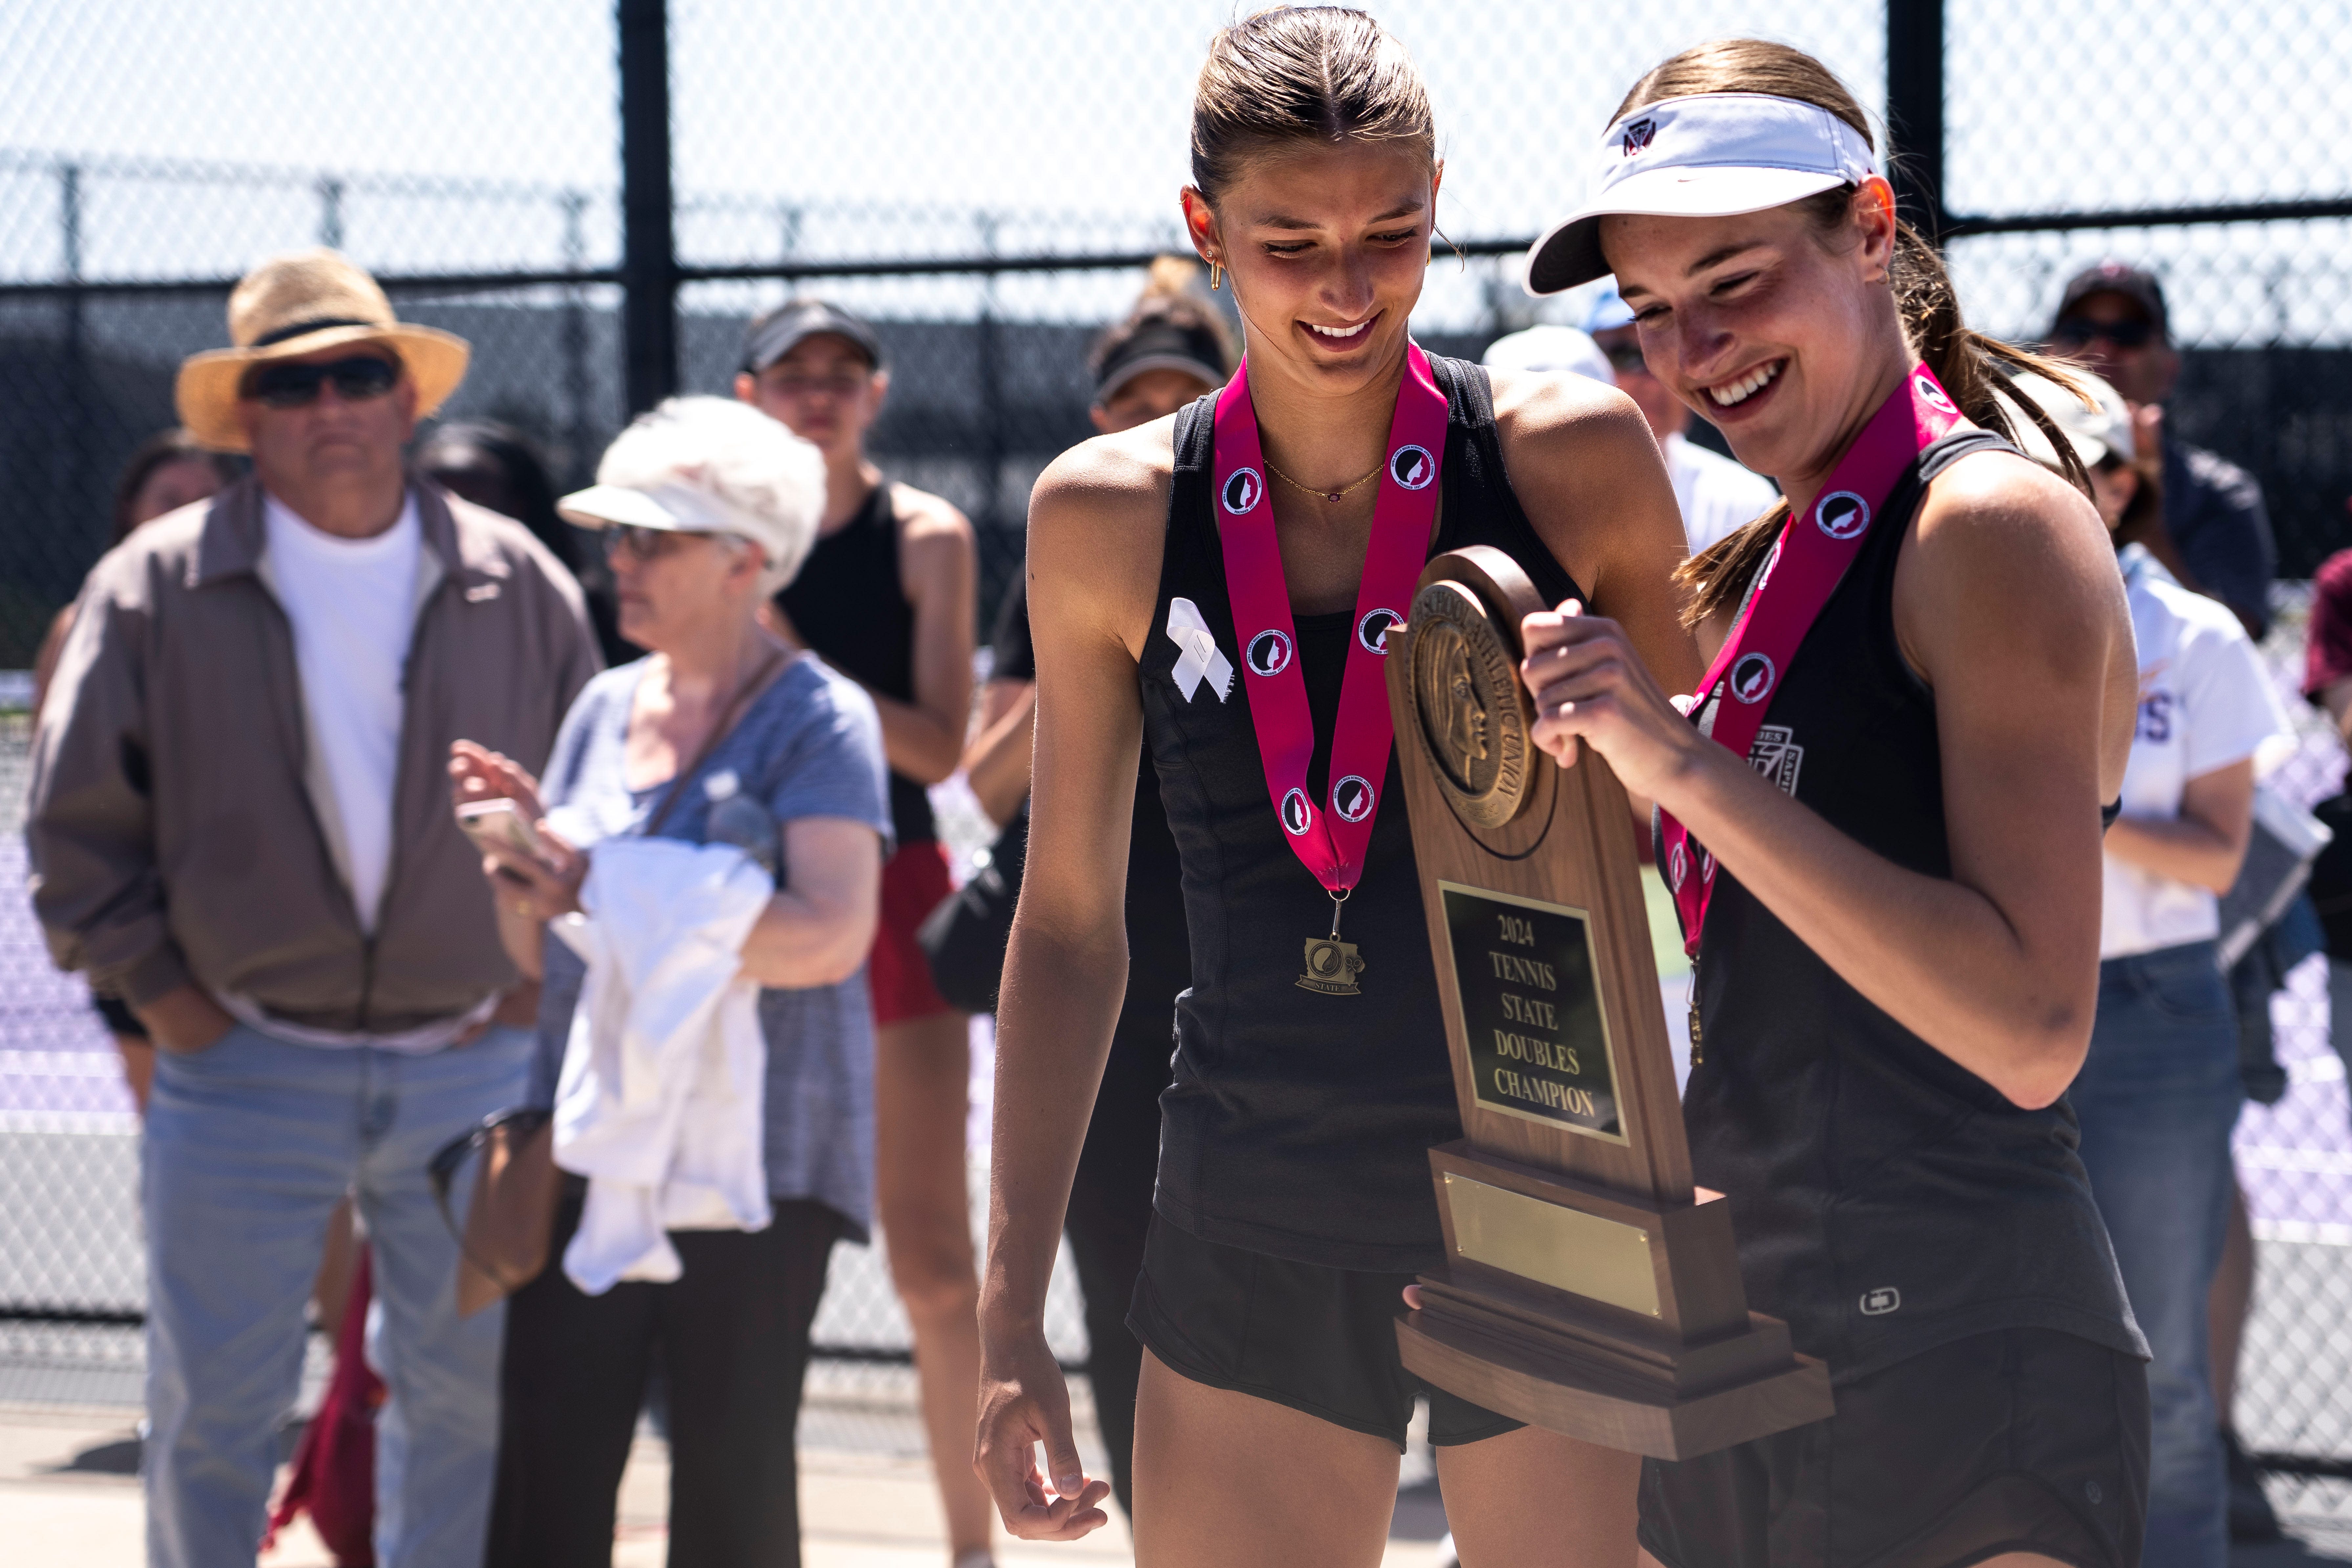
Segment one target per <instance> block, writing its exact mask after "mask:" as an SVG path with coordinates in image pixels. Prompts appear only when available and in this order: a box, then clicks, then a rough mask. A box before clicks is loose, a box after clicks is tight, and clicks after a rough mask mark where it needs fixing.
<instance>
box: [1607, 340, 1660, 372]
mask: <svg viewBox="0 0 2352 1568" xmlns="http://www.w3.org/2000/svg"><path fill="white" fill-rule="evenodd" d="M1601 353H1603V354H1605V355H1606V356H1607V357H1608V360H1609V368H1610V369H1611V370H1613V371H1616V372H1618V373H1619V374H1627V375H1631V374H1641V375H1647V374H1650V362H1649V361H1648V360H1645V359H1643V357H1642V345H1641V344H1639V343H1618V344H1616V345H1615V346H1614V347H1612V348H1606V349H1603V350H1601Z"/></svg>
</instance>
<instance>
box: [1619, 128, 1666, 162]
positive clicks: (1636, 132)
mask: <svg viewBox="0 0 2352 1568" xmlns="http://www.w3.org/2000/svg"><path fill="white" fill-rule="evenodd" d="M1657 133H1658V122H1657V121H1654V120H1647V119H1643V120H1636V121H1633V124H1631V125H1628V126H1627V127H1625V156H1627V157H1628V158H1630V157H1632V156H1633V154H1634V153H1639V152H1640V151H1641V150H1642V149H1643V148H1644V147H1647V146H1648V145H1649V144H1650V142H1651V139H1652V138H1653V137H1654V136H1656V135H1657Z"/></svg>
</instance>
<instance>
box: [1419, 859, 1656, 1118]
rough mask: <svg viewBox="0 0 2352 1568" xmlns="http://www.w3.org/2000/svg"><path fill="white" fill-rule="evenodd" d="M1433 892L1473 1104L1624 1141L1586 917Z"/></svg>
mask: <svg viewBox="0 0 2352 1568" xmlns="http://www.w3.org/2000/svg"><path fill="white" fill-rule="evenodd" d="M1438 889H1439V891H1440V894H1441V896H1442V897H1443V898H1444V904H1445V937H1446V943H1447V949H1448V954H1449V956H1450V958H1451V960H1452V963H1453V965H1454V984H1455V986H1456V988H1457V989H1458V991H1459V992H1460V994H1461V1004H1462V1026H1463V1035H1464V1037H1465V1041H1466V1043H1467V1044H1468V1047H1469V1061H1470V1083H1471V1092H1472V1093H1473V1094H1474V1095H1475V1096H1476V1097H1477V1100H1478V1103H1479V1104H1480V1105H1483V1106H1485V1107H1486V1108H1487V1109H1488V1110H1499V1111H1501V1112H1503V1113H1504V1114H1505V1115H1507V1116H1524V1117H1526V1118H1528V1120H1529V1121H1542V1122H1547V1123H1549V1124H1550V1125H1553V1126H1557V1127H1569V1128H1573V1129H1574V1130H1575V1131H1579V1132H1581V1133H1584V1134H1586V1135H1587V1136H1589V1137H1593V1138H1603V1139H1606V1140H1608V1141H1609V1142H1612V1143H1622V1142H1625V1131H1624V1127H1623V1125H1622V1121H1621V1119H1620V1117H1619V1115H1618V1106H1617V1070H1616V1067H1617V1064H1616V1061H1615V1058H1613V1056H1612V1054H1611V1050H1610V1043H1609V1027H1608V1023H1607V1021H1606V1020H1605V1019H1604V1018H1603V1017H1602V1016H1601V994H1600V991H1599V988H1598V987H1597V986H1596V984H1594V978H1593V968H1594V963H1593V953H1592V936H1591V927H1590V925H1589V923H1588V921H1587V920H1586V918H1585V914H1584V911H1583V910H1572V909H1569V908H1567V907H1565V906H1564V905H1560V904H1547V903H1541V902H1538V900H1534V899H1522V898H1517V897H1514V896H1512V895H1511V894H1508V893H1496V892H1489V891H1487V890H1486V889H1480V888H1465V887H1463V886H1461V885H1459V884H1458V883H1454V882H1440V883H1438Z"/></svg>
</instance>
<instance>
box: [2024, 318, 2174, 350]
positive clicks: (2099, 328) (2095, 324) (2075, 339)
mask: <svg viewBox="0 0 2352 1568" xmlns="http://www.w3.org/2000/svg"><path fill="white" fill-rule="evenodd" d="M2100 339H2105V341H2106V342H2111V343H2113V344H2115V345H2116V347H2117V348H2119V349H2144V348H2146V347H2147V345H2148V344H2149V343H2151V342H2155V341H2156V328H2155V327H2153V326H2152V325H2150V324H2149V323H2147V322H2146V321H2091V320H2090V319H2089V318H2087V317H2084V316H2073V317H2069V318H2068V319H2067V320H2065V321H2061V322H2059V323H2058V324H2057V326H2055V327H2053V328H2052V329H2051V332H2050V341H2051V342H2056V343H2064V344H2065V345H2066V346H2067V347H2069V348H2077V349H2079V348H2084V347H2087V346H2088V345H2089V344H2091V343H2093V342H2097V341H2099V340H2100Z"/></svg>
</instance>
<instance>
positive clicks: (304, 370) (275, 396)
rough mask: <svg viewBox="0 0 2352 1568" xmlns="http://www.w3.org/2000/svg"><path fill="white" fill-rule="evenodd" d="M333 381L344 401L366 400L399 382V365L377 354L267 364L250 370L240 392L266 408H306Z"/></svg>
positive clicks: (364, 401)
mask: <svg viewBox="0 0 2352 1568" xmlns="http://www.w3.org/2000/svg"><path fill="white" fill-rule="evenodd" d="M329 382H333V383H334V384H335V395H336V396H338V397H340V398H341V399H342V400H343V401H344V402H346V403H366V402H369V401H371V400H373V399H374V398H378V397H382V396H383V395H384V394H385V393H387V392H390V391H391V390H392V389H393V388H394V387H395V386H397V385H399V384H400V365H399V363H398V362H396V361H394V360H387V359H381V358H378V357H377V356H376V355H374V354H354V355H352V357H351V358H350V359H339V360H336V361H334V362H333V363H329V364H266V365H261V366H259V367H257V368H256V369H254V370H252V371H249V372H247V374H246V378H245V384H244V385H242V386H241V387H239V388H238V389H237V393H238V395H239V396H241V397H250V398H252V399H254V400H255V401H257V402H258V403H259V404H260V405H262V406H263V407H264V408H306V407H308V406H310V405H311V404H313V403H316V402H317V401H318V400H319V388H320V387H321V386H324V385H325V384H327V383H329Z"/></svg>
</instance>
